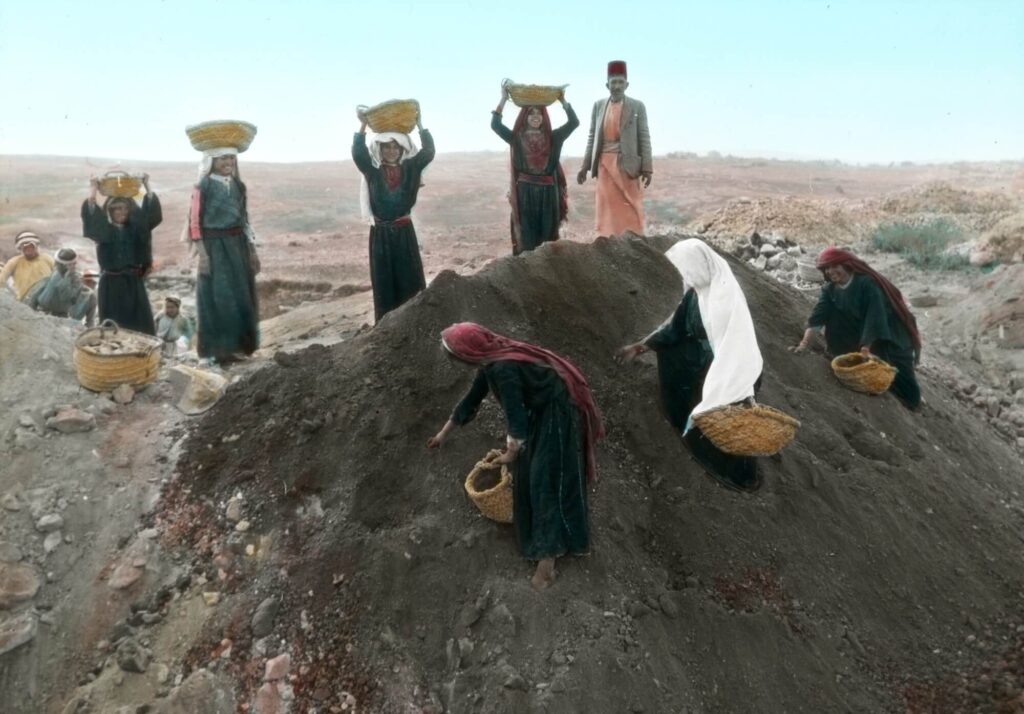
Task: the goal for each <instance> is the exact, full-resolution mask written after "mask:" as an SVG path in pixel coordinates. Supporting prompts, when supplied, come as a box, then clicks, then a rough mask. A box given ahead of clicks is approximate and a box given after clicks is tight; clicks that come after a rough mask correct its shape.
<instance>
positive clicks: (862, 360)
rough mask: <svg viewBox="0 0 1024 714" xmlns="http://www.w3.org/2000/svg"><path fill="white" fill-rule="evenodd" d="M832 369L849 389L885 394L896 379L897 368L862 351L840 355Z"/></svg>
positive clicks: (833, 361) (834, 361)
mask: <svg viewBox="0 0 1024 714" xmlns="http://www.w3.org/2000/svg"><path fill="white" fill-rule="evenodd" d="M832 371H833V372H835V375H836V377H837V378H838V379H839V381H840V382H841V383H842V385H843V386H844V387H846V388H847V389H852V390H853V391H855V392H864V393H865V394H883V393H885V392H886V391H887V390H888V389H889V386H890V385H891V384H892V380H894V379H896V372H897V369H896V368H895V367H893V366H892V365H891V364H889V363H888V362H883V361H882V360H880V359H878V358H877V357H864V355H862V354H861V353H860V352H851V353H850V354H845V355H839V356H838V357H836V358H835V359H834V360H832Z"/></svg>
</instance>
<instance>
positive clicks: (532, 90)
mask: <svg viewBox="0 0 1024 714" xmlns="http://www.w3.org/2000/svg"><path fill="white" fill-rule="evenodd" d="M501 86H502V87H504V88H505V89H506V90H507V91H508V97H509V99H511V100H512V103H513V104H515V105H516V106H517V107H546V106H548V105H550V104H554V103H555V102H557V101H558V97H559V96H561V94H562V92H564V91H565V88H566V87H568V86H569V85H568V84H562V85H558V86H554V85H547V84H516V83H515V82H513V81H512V80H511V79H506V80H503V81H502V83H501Z"/></svg>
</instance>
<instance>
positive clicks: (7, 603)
mask: <svg viewBox="0 0 1024 714" xmlns="http://www.w3.org/2000/svg"><path fill="white" fill-rule="evenodd" d="M40 585H41V581H40V579H39V575H38V574H37V573H36V571H35V568H33V567H31V566H29V565H23V564H22V563H0V609H7V608H10V607H13V606H14V605H17V604H18V603H19V602H24V601H25V600H31V599H32V598H34V597H35V596H36V593H37V592H39V586H40Z"/></svg>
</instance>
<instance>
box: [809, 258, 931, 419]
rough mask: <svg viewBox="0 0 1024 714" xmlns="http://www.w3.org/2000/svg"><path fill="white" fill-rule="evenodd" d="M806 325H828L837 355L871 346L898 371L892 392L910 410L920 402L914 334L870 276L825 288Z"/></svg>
mask: <svg viewBox="0 0 1024 714" xmlns="http://www.w3.org/2000/svg"><path fill="white" fill-rule="evenodd" d="M807 325H808V327H815V328H818V327H824V328H825V343H826V344H827V345H828V351H829V352H831V353H832V355H833V356H838V355H843V354H848V353H850V352H859V351H860V349H861V347H868V348H870V350H871V352H872V354H876V355H878V356H879V357H881V358H882V359H883V360H885V361H886V362H888V363H889V364H891V365H892V366H893V367H895V368H896V369H897V370H898V372H897V373H896V378H895V379H894V380H893V382H892V386H890V387H889V391H890V392H892V393H893V395H894V396H895V397H897V398H898V399H899V400H900V401H901V402H903V403H904V404H905V405H907V406H908V407H910V408H911V409H915V408H917V406H918V405H919V404H920V403H921V387H920V386H919V385H918V383H917V377H916V375H915V373H914V343H913V341H912V340H911V337H910V333H909V332H908V331H907V327H906V325H904V324H903V322H902V321H901V320H900V318H899V316H898V315H897V314H896V311H895V310H893V308H892V305H890V304H889V300H888V298H886V296H885V293H883V292H882V289H881V288H880V287H878V284H877V283H876V282H875V281H874V280H872V279H871V278H870V277H869V276H867V275H862V274H860V273H854V275H853V278H852V279H851V280H850V282H849V284H847V286H846V287H845V288H840V287H838V286H837V285H835V284H833V283H829V284H828V285H825V286H824V287H822V289H821V294H820V296H819V297H818V304H817V305H815V306H814V310H813V311H812V312H811V316H810V318H808V320H807Z"/></svg>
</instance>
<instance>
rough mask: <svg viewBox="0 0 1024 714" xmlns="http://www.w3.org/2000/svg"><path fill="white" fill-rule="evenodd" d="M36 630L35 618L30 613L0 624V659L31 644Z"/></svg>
mask: <svg viewBox="0 0 1024 714" xmlns="http://www.w3.org/2000/svg"><path fill="white" fill-rule="evenodd" d="M37 629H38V625H37V624H36V618H35V616H34V615H33V614H32V613H30V612H26V613H23V614H21V615H18V616H17V617H12V618H11V619H10V620H5V621H4V622H0V657H2V656H3V655H5V654H7V653H8V652H10V651H11V650H13V649H16V648H18V647H21V646H22V645H23V644H26V643H28V642H31V641H32V639H33V638H34V637H35V636H36V630H37Z"/></svg>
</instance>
